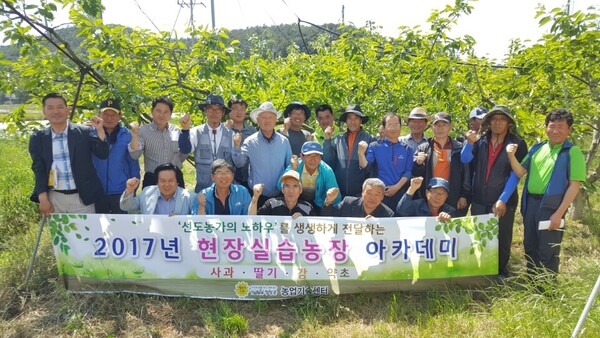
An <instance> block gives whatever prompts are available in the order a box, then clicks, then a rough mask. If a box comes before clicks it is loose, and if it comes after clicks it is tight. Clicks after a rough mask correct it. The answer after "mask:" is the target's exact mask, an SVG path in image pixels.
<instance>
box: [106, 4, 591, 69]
mask: <svg viewBox="0 0 600 338" xmlns="http://www.w3.org/2000/svg"><path fill="white" fill-rule="evenodd" d="M183 2H185V3H186V4H187V5H179V4H178V3H183ZM212 2H214V12H215V27H216V28H221V27H225V28H228V29H238V28H247V27H253V26H262V25H267V26H270V25H278V24H295V23H297V22H298V18H300V19H301V20H304V21H308V22H311V23H314V24H324V23H342V22H345V23H347V24H348V23H352V24H354V25H355V26H358V27H363V26H365V24H366V22H367V21H373V22H375V24H376V25H377V26H382V28H381V29H379V32H381V33H382V34H384V35H386V36H390V37H397V36H398V27H400V26H408V27H414V26H416V25H420V27H421V29H422V30H423V31H425V30H428V29H429V25H428V24H427V22H426V20H427V18H428V17H429V16H430V14H431V11H432V10H433V9H442V8H444V7H445V6H446V5H448V4H453V3H454V1H452V0H416V1H415V0H412V1H407V0H212ZM539 2H540V1H536V0H534V1H530V0H502V1H498V0H479V1H473V2H472V3H471V4H472V5H473V6H474V9H473V11H472V13H471V14H470V15H469V16H464V17H461V18H460V19H459V22H458V25H457V26H455V27H454V28H453V29H452V31H451V34H450V35H451V36H462V35H465V34H468V35H471V36H472V37H474V38H475V41H477V45H476V48H475V51H476V54H477V55H478V56H486V57H489V58H495V59H498V60H500V59H502V57H503V55H504V54H505V53H506V52H507V51H508V46H509V44H510V41H511V39H513V38H520V39H521V40H530V41H534V42H535V40H537V39H538V38H540V37H541V36H542V34H543V33H546V32H548V30H549V27H547V26H545V27H543V28H540V27H539V25H538V20H537V19H535V13H536V7H537V4H538V3H539ZM543 2H544V4H545V6H546V8H555V7H564V6H566V4H567V2H570V5H571V12H574V11H577V10H581V11H586V10H587V8H588V7H589V6H592V5H597V6H600V0H570V1H569V0H560V1H558V0H544V1H543ZM102 3H103V4H104V6H105V7H106V11H105V12H104V16H103V18H104V21H105V22H106V23H118V24H124V25H129V26H133V27H135V26H137V27H143V28H148V29H152V30H156V28H154V27H153V24H152V22H153V23H154V25H156V27H158V28H159V29H160V30H163V31H171V30H173V28H175V30H176V31H178V32H179V33H178V34H179V35H180V36H181V35H182V34H183V33H182V32H183V31H184V30H185V28H186V27H187V26H188V25H189V24H190V17H191V10H190V6H189V3H190V0H102ZM342 8H343V15H342ZM144 13H145V14H144ZM193 19H194V20H193V22H194V25H195V26H196V27H199V26H205V27H208V28H212V20H211V0H202V1H200V0H196V4H195V5H194V6H193ZM151 21H152V22H151Z"/></svg>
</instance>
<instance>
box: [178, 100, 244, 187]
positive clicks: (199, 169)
mask: <svg viewBox="0 0 600 338" xmlns="http://www.w3.org/2000/svg"><path fill="white" fill-rule="evenodd" d="M198 108H200V110H202V111H203V112H204V113H205V114H206V123H204V124H201V125H199V126H196V127H194V128H192V129H191V130H190V122H189V119H188V120H184V122H186V123H182V125H181V135H180V136H179V149H181V151H182V152H183V153H193V154H194V163H195V167H196V188H195V189H194V191H195V192H196V193H199V192H200V191H201V190H202V189H204V188H208V187H209V186H211V184H212V183H213V180H212V178H211V177H212V176H211V165H212V163H213V162H214V161H215V160H217V159H223V160H225V161H227V162H228V163H230V164H231V165H233V160H232V159H231V147H232V144H233V142H232V139H233V133H232V131H231V129H229V128H227V127H225V125H224V124H223V123H222V122H221V120H222V119H223V115H225V114H228V113H229V112H230V109H229V108H227V107H225V102H224V101H223V98H222V97H221V96H220V95H213V94H211V95H209V96H208V97H207V98H206V101H205V102H204V103H202V104H199V105H198Z"/></svg>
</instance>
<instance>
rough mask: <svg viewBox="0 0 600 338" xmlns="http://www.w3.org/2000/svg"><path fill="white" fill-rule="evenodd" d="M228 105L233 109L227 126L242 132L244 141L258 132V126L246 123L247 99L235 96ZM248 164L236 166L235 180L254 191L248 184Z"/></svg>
mask: <svg viewBox="0 0 600 338" xmlns="http://www.w3.org/2000/svg"><path fill="white" fill-rule="evenodd" d="M227 107H229V109H231V111H230V112H229V119H228V120H227V121H226V122H225V126H226V127H227V128H229V129H231V131H233V133H234V134H236V133H239V134H241V135H242V142H244V141H245V140H246V138H248V136H250V135H252V134H254V133H256V128H254V127H253V126H251V125H250V124H248V123H246V109H247V108H248V104H247V103H246V101H244V100H243V99H240V98H233V99H231V100H229V102H227ZM248 166H249V164H248V163H246V165H244V166H243V167H241V168H235V181H236V182H237V183H238V184H241V185H243V186H244V187H246V189H248V192H252V188H251V187H250V186H249V185H248Z"/></svg>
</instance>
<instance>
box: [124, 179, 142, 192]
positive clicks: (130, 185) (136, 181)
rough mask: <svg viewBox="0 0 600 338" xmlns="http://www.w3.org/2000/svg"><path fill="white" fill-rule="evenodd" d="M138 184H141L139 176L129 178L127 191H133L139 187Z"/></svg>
mask: <svg viewBox="0 0 600 338" xmlns="http://www.w3.org/2000/svg"><path fill="white" fill-rule="evenodd" d="M138 185H140V179H139V178H137V177H132V178H130V179H128V180H127V183H126V187H125V190H126V191H127V193H132V192H133V191H134V190H135V189H137V187H138Z"/></svg>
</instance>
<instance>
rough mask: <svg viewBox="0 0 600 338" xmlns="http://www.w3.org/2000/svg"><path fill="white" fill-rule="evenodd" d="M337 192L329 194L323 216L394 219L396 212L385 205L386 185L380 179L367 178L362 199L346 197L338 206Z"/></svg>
mask: <svg viewBox="0 0 600 338" xmlns="http://www.w3.org/2000/svg"><path fill="white" fill-rule="evenodd" d="M336 197H337V191H335V190H334V191H332V192H328V193H327V199H326V200H325V204H324V205H323V208H322V209H321V216H337V217H365V218H371V217H377V218H380V217H394V211H393V210H392V209H390V208H389V207H388V206H387V205H385V204H383V203H382V202H383V198H384V197H385V183H383V181H382V180H380V179H378V178H367V179H366V180H365V182H364V183H363V186H362V195H361V197H360V198H359V197H353V196H346V197H344V199H343V200H342V202H341V203H340V204H338V205H333V201H334V200H335V198H336Z"/></svg>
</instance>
